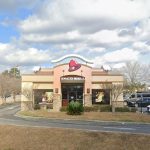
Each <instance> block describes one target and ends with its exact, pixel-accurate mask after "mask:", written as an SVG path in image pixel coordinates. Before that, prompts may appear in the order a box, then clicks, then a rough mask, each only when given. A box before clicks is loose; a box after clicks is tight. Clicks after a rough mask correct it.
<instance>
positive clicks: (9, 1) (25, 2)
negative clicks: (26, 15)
mask: <svg viewBox="0 0 150 150" xmlns="http://www.w3.org/2000/svg"><path fill="white" fill-rule="evenodd" d="M38 1H39V0H34V1H31V0H1V1H0V13H8V12H11V13H12V12H14V11H15V12H16V11H17V10H18V9H19V8H25V7H28V8H32V7H34V5H36V4H37V3H38Z"/></svg>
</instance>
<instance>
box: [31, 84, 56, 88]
mask: <svg viewBox="0 0 150 150" xmlns="http://www.w3.org/2000/svg"><path fill="white" fill-rule="evenodd" d="M53 88H54V87H53V83H33V89H53Z"/></svg>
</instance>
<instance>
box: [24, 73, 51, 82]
mask: <svg viewBox="0 0 150 150" xmlns="http://www.w3.org/2000/svg"><path fill="white" fill-rule="evenodd" d="M53 80H54V76H53V75H52V76H50V75H23V76H22V81H23V82H53Z"/></svg>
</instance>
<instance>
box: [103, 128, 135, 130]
mask: <svg viewBox="0 0 150 150" xmlns="http://www.w3.org/2000/svg"><path fill="white" fill-rule="evenodd" d="M104 128H105V129H115V130H136V129H133V128H118V127H104Z"/></svg>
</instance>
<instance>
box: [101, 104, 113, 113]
mask: <svg viewBox="0 0 150 150" xmlns="http://www.w3.org/2000/svg"><path fill="white" fill-rule="evenodd" d="M99 110H100V111H101V112H111V111H112V108H111V106H110V105H100V106H99Z"/></svg>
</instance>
